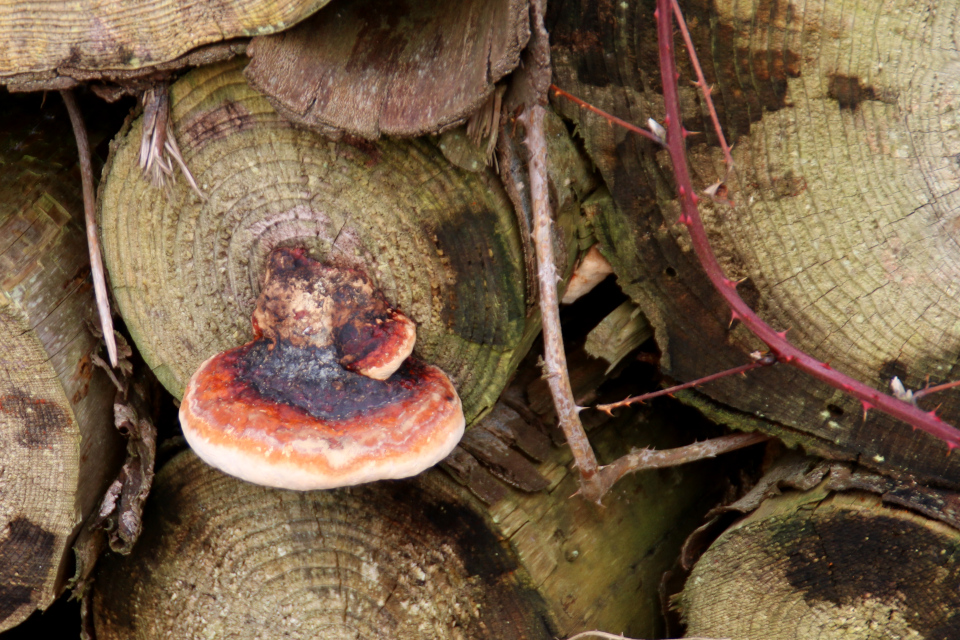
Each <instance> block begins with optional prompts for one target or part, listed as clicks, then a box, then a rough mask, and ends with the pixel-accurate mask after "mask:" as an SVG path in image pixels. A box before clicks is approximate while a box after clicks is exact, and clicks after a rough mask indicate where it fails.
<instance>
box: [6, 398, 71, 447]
mask: <svg viewBox="0 0 960 640" xmlns="http://www.w3.org/2000/svg"><path fill="white" fill-rule="evenodd" d="M0 412H2V413H5V414H7V415H8V416H10V417H11V418H12V419H13V422H14V424H15V425H16V439H17V442H18V443H19V444H20V445H21V446H24V447H26V448H28V449H47V448H49V447H51V446H52V445H53V444H54V443H55V442H56V441H57V439H58V438H59V437H60V434H61V433H62V432H63V430H64V429H66V428H67V427H68V426H69V425H70V416H69V415H67V413H66V411H64V410H63V409H62V408H61V407H59V406H57V405H56V404H55V403H53V402H50V401H48V400H43V399H39V400H35V399H33V398H31V397H29V396H28V395H26V394H24V393H22V392H15V393H13V394H11V395H7V396H3V397H0Z"/></svg>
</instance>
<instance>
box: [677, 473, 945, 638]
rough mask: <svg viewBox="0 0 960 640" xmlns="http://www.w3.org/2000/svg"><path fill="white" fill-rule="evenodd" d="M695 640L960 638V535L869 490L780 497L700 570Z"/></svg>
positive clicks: (692, 584)
mask: <svg viewBox="0 0 960 640" xmlns="http://www.w3.org/2000/svg"><path fill="white" fill-rule="evenodd" d="M680 606H681V609H682V612H683V616H684V618H685V619H686V621H687V624H688V629H687V633H688V634H689V635H691V636H706V637H717V638H721V637H724V638H726V637H729V638H737V639H738V640H812V639H814V638H817V639H823V638H858V639H863V640H874V639H875V640H881V639H886V638H929V639H931V640H934V639H936V640H947V639H948V638H956V637H958V634H960V616H957V615H956V612H957V609H958V607H960V532H958V531H957V529H955V528H953V527H950V526H948V525H946V524H944V523H942V522H938V521H935V520H931V519H929V518H926V517H924V516H922V515H919V514H917V513H914V512H911V511H906V510H904V509H898V508H894V507H889V506H885V505H883V504H881V497H880V496H879V495H875V494H869V493H862V492H846V493H838V494H832V495H831V494H830V492H829V491H827V490H825V489H823V488H822V487H818V488H816V489H813V490H811V491H807V492H799V491H791V492H788V493H785V494H783V495H782V496H778V497H776V498H772V499H768V500H767V501H765V502H764V503H763V504H762V505H761V506H760V508H759V509H757V510H756V511H755V512H753V513H752V514H750V515H749V516H747V517H746V518H744V519H743V520H741V521H740V522H738V523H737V524H736V525H734V526H733V527H731V528H730V529H729V530H727V531H726V532H724V533H723V535H721V536H720V538H719V539H717V541H716V542H714V544H713V546H711V547H710V549H709V550H708V551H707V552H706V553H705V554H704V555H703V557H702V558H701V559H700V561H699V562H698V563H697V565H696V567H694V570H693V572H692V573H691V575H690V578H689V579H688V580H687V586H686V588H685V590H684V592H683V596H682V599H681V601H680Z"/></svg>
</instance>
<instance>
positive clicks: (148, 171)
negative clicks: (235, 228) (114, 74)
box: [140, 83, 206, 200]
mask: <svg viewBox="0 0 960 640" xmlns="http://www.w3.org/2000/svg"><path fill="white" fill-rule="evenodd" d="M169 121H170V95H169V90H168V88H167V85H166V83H160V84H157V85H155V86H153V87H151V88H150V89H147V90H146V91H145V92H144V93H143V138H142V139H141V141H140V168H141V169H142V170H143V175H144V177H146V178H147V179H148V180H150V184H152V185H153V186H155V187H163V186H164V185H165V184H167V180H168V179H170V180H172V179H173V164H172V163H171V159H172V160H173V161H174V162H176V163H177V166H179V167H180V171H181V173H183V177H184V178H186V179H187V183H188V184H189V185H190V188H192V189H193V190H194V191H195V192H196V194H197V195H198V196H200V198H201V199H202V200H206V196H205V195H203V191H201V190H200V187H199V186H197V181H196V180H195V179H194V177H193V174H192V173H190V169H189V168H188V167H187V163H186V162H184V160H183V155H182V154H181V153H180V147H179V145H177V139H176V138H175V137H174V136H173V135H168V133H169V132H168V130H167V126H168V123H169Z"/></svg>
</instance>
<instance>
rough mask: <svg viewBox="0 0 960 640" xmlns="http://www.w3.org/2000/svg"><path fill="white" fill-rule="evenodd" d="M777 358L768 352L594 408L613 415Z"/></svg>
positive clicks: (767, 363)
mask: <svg viewBox="0 0 960 640" xmlns="http://www.w3.org/2000/svg"><path fill="white" fill-rule="evenodd" d="M776 362H777V359H776V357H775V356H773V354H768V355H766V356H764V357H762V358H760V359H759V360H757V361H756V362H751V363H749V364H745V365H741V366H739V367H734V368H733V369H727V370H726V371H721V372H719V373H714V374H711V375H709V376H704V377H703V378H699V379H697V380H692V381H691V382H684V383H683V384H678V385H676V386H673V387H669V388H667V389H660V390H659V391H651V392H650V393H644V394H642V395H639V396H631V397H629V398H625V399H623V400H620V401H619V402H611V403H610V404H598V405H597V406H596V407H595V408H596V409H599V410H600V411H604V412H606V413H608V414H610V415H613V413H612V412H613V410H614V409H619V408H621V407H629V406H630V405H632V404H636V403H638V402H641V403H642V402H645V401H647V400H653V399H654V398H659V397H660V396H669V395H672V394H674V393H676V392H677V391H683V390H684V389H692V388H693V387H699V386H700V385H702V384H706V383H708V382H713V381H714V380H719V379H721V378H726V377H727V376H735V375H737V374H738V373H746V372H747V371H752V370H754V369H759V368H760V367H766V366H769V365H771V364H776Z"/></svg>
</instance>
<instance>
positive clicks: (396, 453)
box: [180, 249, 465, 490]
mask: <svg viewBox="0 0 960 640" xmlns="http://www.w3.org/2000/svg"><path fill="white" fill-rule="evenodd" d="M253 329H254V336H255V339H254V340H253V341H252V342H249V343H247V344H245V345H243V346H241V347H238V348H236V349H231V350H229V351H225V352H223V353H220V354H218V355H215V356H213V357H212V358H210V359H208V360H207V361H206V362H204V363H203V364H202V365H201V366H200V368H199V369H198V370H197V372H196V373H194V375H193V377H191V378H190V382H189V383H188V384H187V389H186V392H185V393H184V396H183V402H182V404H181V407H180V422H181V425H182V427H183V432H184V435H185V436H186V438H187V441H188V442H189V443H190V446H191V447H192V448H193V449H194V451H196V453H197V455H199V456H200V457H201V458H202V459H203V460H205V461H206V462H207V463H208V464H210V465H212V466H214V467H217V468H218V469H220V470H222V471H224V472H226V473H228V474H230V475H233V476H237V477H239V478H242V479H244V480H247V481H250V482H254V483H257V484H263V485H267V486H272V487H279V488H284V489H299V490H309V489H329V488H333V487H341V486H348V485H355V484H360V483H363V482H371V481H373V480H381V479H387V478H405V477H408V476H412V475H415V474H417V473H420V472H421V471H423V470H424V469H427V468H428V467H431V466H433V465H434V464H436V463H437V462H439V461H440V460H441V459H443V458H444V457H445V456H446V455H447V454H448V453H450V451H451V450H452V449H453V447H454V446H456V444H457V442H459V440H460V437H461V436H462V435H463V430H464V426H465V420H464V416H463V410H462V408H461V405H460V398H459V396H458V395H457V392H456V390H455V389H454V387H453V384H452V383H451V382H450V379H449V378H447V376H446V374H445V373H443V372H442V371H441V370H440V369H438V368H436V367H433V366H430V365H427V364H424V363H422V362H420V361H419V360H417V359H415V358H410V357H408V356H409V355H410V353H411V351H412V350H413V345H414V341H415V339H416V328H415V326H414V324H413V322H412V321H411V320H409V319H408V318H407V317H406V316H404V315H403V314H402V313H400V312H399V311H397V310H395V309H392V308H391V307H390V305H389V304H388V303H387V302H386V300H385V299H384V297H383V295H382V294H381V293H380V292H379V291H378V290H377V289H376V288H375V287H374V286H373V283H372V282H371V281H370V279H369V278H367V276H366V275H364V274H363V273H361V272H360V271H357V270H354V269H341V268H337V267H331V266H325V265H322V264H320V263H318V262H316V261H314V260H312V259H310V258H309V257H308V256H307V253H306V251H305V250H302V249H277V250H275V251H274V252H273V253H272V254H271V255H270V257H269V260H268V266H267V274H266V280H265V282H264V286H263V289H262V291H261V293H260V297H259V298H258V300H257V304H256V309H255V311H254V313H253Z"/></svg>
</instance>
